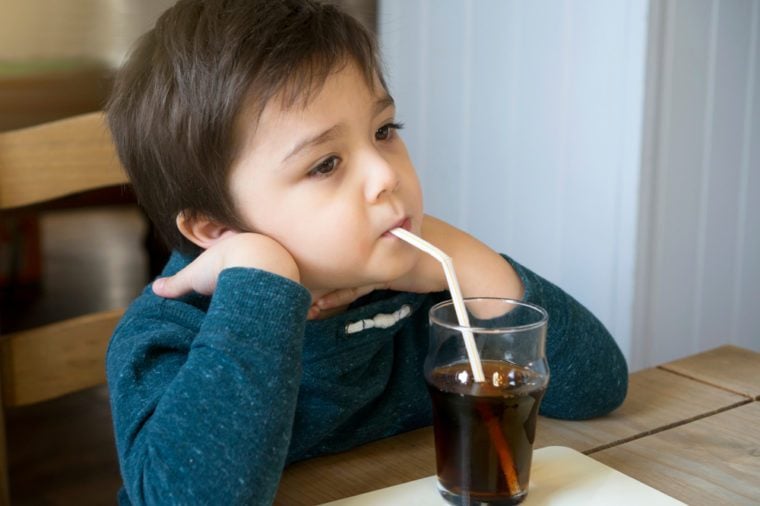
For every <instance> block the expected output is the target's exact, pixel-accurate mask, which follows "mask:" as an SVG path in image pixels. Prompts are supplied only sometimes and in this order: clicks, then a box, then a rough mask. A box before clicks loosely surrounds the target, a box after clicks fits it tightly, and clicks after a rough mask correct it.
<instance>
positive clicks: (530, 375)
mask: <svg viewBox="0 0 760 506" xmlns="http://www.w3.org/2000/svg"><path fill="white" fill-rule="evenodd" d="M464 302H465V307H466V310H467V313H468V315H469V319H470V326H469V327H460V326H459V324H458V320H457V316H456V312H455V309H454V305H453V302H452V301H451V300H448V301H444V302H441V303H440V304H437V305H435V306H433V307H432V308H431V309H430V313H429V317H430V346H429V349H428V354H427V357H426V360H425V379H426V381H427V385H428V390H429V392H430V396H431V400H432V405H433V430H434V434H435V451H436V468H437V474H438V489H439V491H440V493H441V495H442V496H443V497H444V498H445V499H446V500H447V501H448V502H450V503H452V504H457V505H472V506H477V505H512V504H518V503H520V502H522V500H523V499H524V498H525V497H526V495H527V493H528V482H529V480H530V466H531V460H532V456H533V441H534V439H535V433H536V419H537V416H538V408H539V405H540V404H541V399H542V397H543V395H544V392H545V391H546V387H547V385H548V382H549V366H548V364H547V362H546V357H545V352H544V348H545V341H546V326H547V321H548V315H547V313H546V311H545V310H544V309H543V308H541V307H539V306H536V305H533V304H528V303H525V302H520V301H516V300H512V299H500V298H470V299H465V300H464ZM467 330H469V331H470V332H472V334H473V336H474V338H475V342H476V344H477V349H478V353H479V355H480V361H481V364H482V368H483V372H484V376H485V381H484V382H476V381H474V380H473V373H472V368H471V364H470V362H469V360H468V355H467V351H466V348H465V343H464V338H463V335H462V331H467Z"/></svg>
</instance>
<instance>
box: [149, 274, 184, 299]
mask: <svg viewBox="0 0 760 506" xmlns="http://www.w3.org/2000/svg"><path fill="white" fill-rule="evenodd" d="M189 291H190V290H189V289H187V288H185V289H183V288H182V286H181V284H180V283H177V276H170V277H168V278H158V279H157V280H155V281H154V282H153V293H155V294H156V295H158V296H159V297H165V298H167V299H173V298H176V297H179V296H181V295H184V294H186V293H187V292H189Z"/></svg>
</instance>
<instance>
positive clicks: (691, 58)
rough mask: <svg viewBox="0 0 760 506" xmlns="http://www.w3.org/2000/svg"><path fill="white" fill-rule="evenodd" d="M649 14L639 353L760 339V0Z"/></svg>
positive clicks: (658, 6) (657, 9)
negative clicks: (759, 314)
mask: <svg viewBox="0 0 760 506" xmlns="http://www.w3.org/2000/svg"><path fill="white" fill-rule="evenodd" d="M652 14H653V17H652V27H651V31H650V32H651V37H650V39H651V45H650V51H649V54H650V58H649V60H650V65H649V75H650V79H649V82H648V85H647V90H648V91H647V95H648V97H649V98H648V100H647V115H646V131H647V135H646V136H645V139H644V140H645V143H644V147H645V151H644V153H645V157H644V162H645V163H644V165H643V172H642V179H643V181H644V184H643V185H642V201H641V202H642V208H641V215H640V216H641V222H640V223H641V236H640V237H641V242H640V254H639V264H638V268H639V272H640V280H641V283H640V285H639V288H638V290H639V296H637V298H636V300H637V301H639V302H640V303H639V304H638V305H637V306H636V313H635V314H636V319H635V323H636V325H635V327H634V337H635V338H634V343H635V347H634V350H633V351H634V353H633V357H634V360H635V361H636V362H637V363H641V364H645V365H649V364H653V363H657V362H662V361H664V360H670V359H673V358H676V357H681V356H683V355H688V354H691V353H695V352H698V351H702V350H706V349H709V348H713V347H715V346H718V345H721V344H725V343H733V344H736V345H739V346H743V347H746V348H751V349H755V350H758V351H760V323H758V314H757V313H758V310H760V1H757V0H731V1H719V0H670V1H668V2H653V10H652Z"/></svg>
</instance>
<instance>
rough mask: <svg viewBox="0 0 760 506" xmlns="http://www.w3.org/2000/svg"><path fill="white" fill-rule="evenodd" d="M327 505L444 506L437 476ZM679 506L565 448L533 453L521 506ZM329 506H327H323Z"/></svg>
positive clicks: (612, 470) (650, 488)
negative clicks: (528, 483) (528, 481)
mask: <svg viewBox="0 0 760 506" xmlns="http://www.w3.org/2000/svg"><path fill="white" fill-rule="evenodd" d="M327 504H329V506H381V505H382V506H386V505H394V506H396V505H398V506H404V505H411V506H446V505H448V503H447V502H446V501H444V500H443V498H441V496H440V495H439V493H438V489H437V488H436V478H435V476H428V477H427V478H422V479H420V480H415V481H410V482H408V483H402V484H401V485H396V486H393V487H388V488H384V489H380V490H375V491H373V492H368V493H366V494H361V495H357V496H354V497H349V498H346V499H340V500H338V501H334V502H331V503H327ZM611 504H614V505H616V506H640V505H642V504H645V505H647V506H675V505H679V504H680V505H683V504H684V503H682V502H681V501H677V500H676V499H673V498H672V497H670V496H668V495H665V494H663V493H662V492H660V491H659V490H656V489H654V488H652V487H650V486H649V485H645V484H643V483H641V482H640V481H637V480H634V479H633V478H631V477H630V476H627V475H625V474H623V473H621V472H620V471H616V470H615V469H612V468H611V467H609V466H606V465H604V464H602V463H601V462H597V461H596V460H594V459H592V458H591V457H587V456H586V455H583V454H582V453H580V452H578V451H576V450H573V449H572V448H565V447H563V446H549V447H546V448H541V449H540V450H536V451H535V452H534V453H533V468H532V470H531V477H530V485H529V489H528V497H527V498H526V499H525V501H523V503H522V505H523V506H597V505H598V506H608V505H611ZM325 506H327V505H325Z"/></svg>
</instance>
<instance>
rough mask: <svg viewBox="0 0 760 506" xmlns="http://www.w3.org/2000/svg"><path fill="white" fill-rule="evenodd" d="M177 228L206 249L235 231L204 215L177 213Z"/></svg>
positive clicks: (187, 237) (194, 242)
mask: <svg viewBox="0 0 760 506" xmlns="http://www.w3.org/2000/svg"><path fill="white" fill-rule="evenodd" d="M177 228H178V229H179V231H180V233H181V234H182V235H183V236H185V238H186V239H187V240H188V241H190V242H192V243H193V244H195V245H196V246H200V247H201V248H203V249H208V248H210V247H211V246H213V245H214V244H216V243H217V242H218V241H220V240H221V239H223V238H225V237H228V236H229V235H230V234H236V233H237V231H235V230H234V229H232V228H230V227H229V226H227V225H222V224H221V223H219V222H218V221H215V220H212V219H211V218H208V217H206V216H203V215H200V216H194V217H190V216H189V215H187V214H185V213H179V214H178V215H177Z"/></svg>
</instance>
